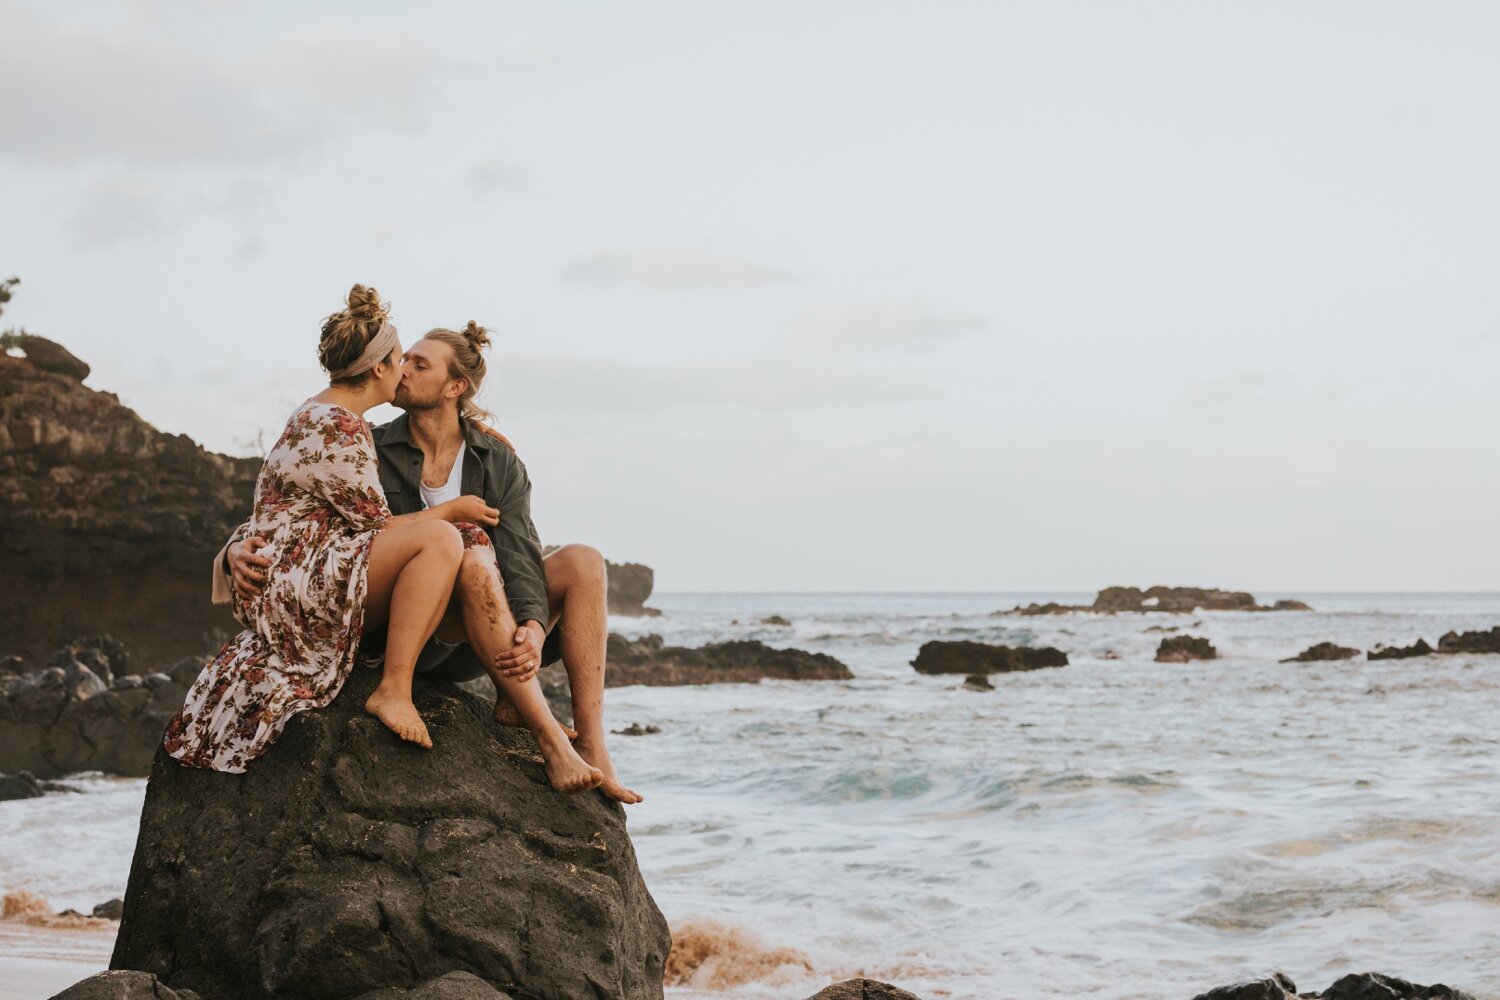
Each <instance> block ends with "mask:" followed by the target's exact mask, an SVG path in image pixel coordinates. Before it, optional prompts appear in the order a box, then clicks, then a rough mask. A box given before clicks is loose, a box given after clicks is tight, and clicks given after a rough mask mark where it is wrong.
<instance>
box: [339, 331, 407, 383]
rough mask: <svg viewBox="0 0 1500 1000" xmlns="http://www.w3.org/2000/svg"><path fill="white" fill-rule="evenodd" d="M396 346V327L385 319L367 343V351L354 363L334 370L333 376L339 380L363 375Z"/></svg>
mask: <svg viewBox="0 0 1500 1000" xmlns="http://www.w3.org/2000/svg"><path fill="white" fill-rule="evenodd" d="M395 346H396V328H395V327H394V326H392V325H391V324H390V322H389V321H384V322H382V323H381V324H380V330H379V331H378V332H377V333H376V334H375V336H373V337H371V338H370V342H369V343H368V344H366V345H365V352H364V353H363V354H361V355H360V356H359V357H358V358H356V359H355V361H354V363H353V364H350V365H346V366H344V367H343V368H340V369H339V370H338V371H336V372H334V373H333V374H332V376H331V378H332V379H333V380H334V381H335V382H337V381H338V380H339V379H345V378H353V377H354V376H356V375H363V374H364V373H365V372H367V371H369V370H370V369H371V368H374V367H375V366H376V365H378V364H379V363H380V362H382V361H384V360H385V359H386V358H387V357H388V356H389V355H390V353H391V350H392V349H393V348H394V347H395Z"/></svg>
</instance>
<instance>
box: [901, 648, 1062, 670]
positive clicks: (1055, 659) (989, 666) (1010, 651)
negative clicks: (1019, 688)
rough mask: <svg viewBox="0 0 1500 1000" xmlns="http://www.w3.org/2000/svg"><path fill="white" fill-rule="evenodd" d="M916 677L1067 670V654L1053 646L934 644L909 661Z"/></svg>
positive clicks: (921, 650)
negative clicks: (917, 674) (922, 675)
mask: <svg viewBox="0 0 1500 1000" xmlns="http://www.w3.org/2000/svg"><path fill="white" fill-rule="evenodd" d="M911 665H912V668H913V669H914V670H916V672H917V673H919V674H1007V673H1012V672H1014V671H1017V670H1040V669H1042V668H1043V667H1066V666H1067V665H1068V654H1067V653H1064V652H1063V651H1062V650H1060V649H1055V648H1053V647H1052V646H1038V647H1035V648H1033V647H1031V646H993V645H990V644H988V643H983V642H969V641H967V640H961V641H957V642H947V641H943V640H933V641H932V642H924V643H922V648H921V649H919V650H917V658H916V659H915V660H912V661H911Z"/></svg>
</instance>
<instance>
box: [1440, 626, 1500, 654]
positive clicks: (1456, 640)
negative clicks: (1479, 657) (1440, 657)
mask: <svg viewBox="0 0 1500 1000" xmlns="http://www.w3.org/2000/svg"><path fill="white" fill-rule="evenodd" d="M1438 652H1439V653H1500V625H1497V626H1496V627H1494V628H1492V629H1490V630H1489V631H1488V632H1449V633H1448V634H1447V635H1445V636H1443V637H1442V638H1441V639H1439V640H1438Z"/></svg>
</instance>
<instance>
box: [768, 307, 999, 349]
mask: <svg viewBox="0 0 1500 1000" xmlns="http://www.w3.org/2000/svg"><path fill="white" fill-rule="evenodd" d="M989 325H990V323H989V320H987V319H985V318H984V317H983V316H978V315H975V314H972V313H958V312H942V311H940V310H939V309H938V308H937V307H936V306H934V305H933V304H932V303H930V302H922V301H904V302H902V301H893V302H873V303H858V304H844V305H824V306H816V307H814V308H811V309H809V310H807V311H806V312H804V313H803V314H802V315H800V316H798V317H797V318H796V319H794V320H793V321H792V326H793V329H794V330H795V331H796V332H797V333H798V334H799V335H800V336H799V340H801V341H802V342H804V343H807V342H812V343H818V344H822V345H823V346H827V347H879V348H886V349H897V350H906V349H926V348H931V347H934V346H936V345H938V344H942V343H947V342H949V341H952V340H956V339H958V338H960V337H965V336H968V335H969V334H972V333H976V332H978V331H980V330H983V329H985V328H986V327H988V326H989Z"/></svg>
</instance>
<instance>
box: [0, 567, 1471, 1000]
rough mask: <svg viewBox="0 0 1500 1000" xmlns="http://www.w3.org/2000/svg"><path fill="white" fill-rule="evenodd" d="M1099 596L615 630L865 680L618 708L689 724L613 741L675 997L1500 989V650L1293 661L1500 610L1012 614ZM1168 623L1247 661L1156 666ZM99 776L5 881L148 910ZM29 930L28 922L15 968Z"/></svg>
mask: <svg viewBox="0 0 1500 1000" xmlns="http://www.w3.org/2000/svg"><path fill="white" fill-rule="evenodd" d="M1092 597H1093V595H1092V594H1064V595H1058V594H931V593H927V594H662V595H656V596H654V597H653V598H652V601H651V603H652V604H653V605H654V606H656V607H659V608H661V609H662V610H663V612H665V614H664V616H663V617H662V618H658V619H630V618H611V620H610V627H611V629H612V630H614V631H617V632H621V633H624V634H626V635H630V636H638V635H643V634H646V633H649V632H658V633H660V634H661V635H663V636H664V638H665V639H666V640H667V642H669V643H672V644H680V645H689V646H696V645H699V644H702V643H705V642H716V641H723V640H726V639H742V638H751V639H759V640H762V641H764V642H766V643H768V644H771V645H774V646H795V647H798V648H802V649H808V650H814V651H819V652H826V653H829V654H832V655H833V656H836V657H838V658H839V659H841V660H843V661H844V662H845V663H847V664H848V665H849V667H850V669H851V670H852V671H853V673H854V675H855V679H854V680H852V681H847V682H800V683H799V682H765V683H761V684H754V685H749V684H735V685H715V686H706V687H680V688H647V687H632V688H611V689H610V690H609V691H608V693H607V698H606V716H607V719H608V720H609V722H610V725H611V728H613V729H622V728H624V727H625V726H627V725H629V724H630V723H639V724H640V725H642V726H657V727H659V728H660V730H661V731H660V732H659V733H656V734H653V735H646V736H616V737H614V739H613V743H612V748H613V752H614V756H615V761H616V764H617V766H618V768H619V770H620V773H621V775H622V777H623V778H624V779H625V781H626V782H627V784H630V785H631V786H632V787H634V788H636V789H637V790H638V791H641V792H642V793H643V794H645V795H646V799H647V800H646V802H645V803H644V804H642V805H639V806H634V807H631V808H630V810H629V812H628V815H629V817H630V819H629V822H630V831H631V834H632V836H633V838H634V841H635V845H636V850H637V853H638V855H639V858H640V863H641V868H642V871H643V872H644V874H645V878H646V882H647V885H648V886H650V888H651V890H652V893H653V894H654V895H655V897H656V900H657V902H658V904H659V905H660V906H661V908H662V910H663V912H664V913H665V914H666V916H667V920H668V922H669V923H670V924H671V926H672V928H673V932H674V936H675V938H676V940H677V941H678V946H679V951H678V961H677V962H675V963H674V966H673V971H674V973H675V975H676V981H675V982H674V984H673V985H670V986H669V988H668V990H667V995H668V996H669V997H672V998H678V1000H686V998H706V997H715V998H743V1000H752V998H755V1000H759V998H775V1000H797V998H800V997H805V996H807V995H808V994H810V993H812V992H814V991H815V990H817V989H818V988H821V987H822V986H824V985H827V984H828V983H831V982H834V981H836V980H838V979H842V978H848V977H850V976H855V975H868V976H871V977H873V978H877V979H884V980H887V981H891V982H895V983H897V984H898V985H901V986H903V987H905V988H906V989H909V990H911V991H912V992H914V993H916V994H917V995H919V996H921V997H924V998H929V1000H933V998H995V997H1007V996H1014V997H1021V996H1044V997H1045V996H1056V997H1062V996H1068V997H1076V996H1079V995H1098V996H1101V997H1108V998H1111V1000H1114V998H1122V1000H1123V998H1150V1000H1157V998H1160V1000H1166V998H1173V1000H1186V998H1188V997H1192V996H1193V995H1195V994H1196V993H1199V992H1202V991H1203V990H1206V989H1208V988H1210V987H1213V986H1218V985H1222V984H1225V983H1229V982H1232V981H1234V980H1237V979H1243V978H1248V977H1258V976H1263V975H1265V974H1267V973H1269V972H1270V971H1271V970H1274V969H1280V970H1283V971H1284V972H1286V973H1287V974H1289V975H1290V976H1291V977H1292V978H1293V979H1294V980H1295V981H1296V982H1297V985H1298V986H1299V988H1301V989H1303V990H1309V989H1316V990H1320V989H1323V988H1325V987H1326V986H1328V985H1329V984H1330V983H1331V982H1332V981H1333V980H1334V979H1335V978H1337V977H1338V976H1340V975H1343V974H1344V973H1348V972H1358V971H1382V972H1389V973H1393V974H1396V975H1400V976H1403V977H1405V978H1408V979H1413V980H1416V981H1418V982H1422V983H1431V982H1446V983H1448V984H1450V985H1452V986H1455V987H1460V988H1463V989H1467V990H1469V991H1470V992H1472V993H1474V994H1476V995H1477V996H1481V997H1484V996H1489V997H1500V857H1497V854H1496V850H1495V849H1496V847H1497V846H1500V845H1497V837H1500V726H1497V724H1496V723H1497V720H1500V656H1483V655H1457V656H1434V657H1428V658H1423V659H1414V660H1393V661H1379V662H1373V663H1372V662H1368V661H1366V660H1365V659H1363V658H1360V659H1356V660H1351V661H1345V662H1337V663H1310V664H1301V663H1280V662H1278V661H1279V660H1280V659H1282V658H1285V657H1289V656H1293V655H1295V654H1296V653H1298V652H1300V651H1301V650H1303V649H1305V648H1306V647H1308V646H1310V645H1312V644H1314V643H1317V642H1322V641H1328V640H1331V641H1334V642H1337V643H1339V644H1341V645H1348V646H1356V647H1358V648H1360V649H1369V648H1371V647H1372V646H1374V645H1376V644H1377V643H1386V644H1392V645H1406V644H1408V643H1410V642H1413V641H1415V640H1416V639H1417V638H1419V637H1421V638H1425V639H1426V640H1427V641H1428V642H1429V643H1433V644H1434V645H1435V644H1436V641H1437V639H1438V637H1439V636H1440V635H1441V634H1442V633H1444V632H1446V631H1448V630H1450V629H1457V630H1460V631H1462V630H1468V629H1488V628H1490V627H1492V626H1494V625H1497V624H1500V595H1495V594H1472V595H1471V594H1257V597H1258V598H1259V599H1260V600H1261V601H1262V602H1267V603H1269V602H1270V601H1273V600H1276V599H1278V598H1283V597H1291V598H1298V599H1301V600H1305V601H1306V602H1308V603H1309V604H1311V605H1312V606H1313V608H1314V609H1315V610H1314V611H1312V612H1276V613H1253V612H1203V613H1199V614H1196V615H1168V614H1150V615H1114V616H1109V615H1093V614H1080V615H1067V616H1057V617H1044V618H1022V617H1014V616H997V615H995V614H994V612H996V611H998V610H1002V609H1008V608H1010V607H1013V606H1015V605H1017V604H1026V603H1028V602H1031V601H1048V600H1056V601H1060V602H1068V603H1087V602H1089V601H1091V600H1092ZM771 615H780V616H783V617H785V618H786V619H789V620H790V621H791V625H790V626H772V625H763V624H760V621H761V620H762V619H764V618H766V617H769V616H771ZM1153 626H1164V627H1179V628H1181V629H1182V631H1183V632H1187V633H1190V634H1193V635H1201V636H1204V637H1207V638H1208V639H1209V640H1211V641H1212V642H1213V644H1214V645H1215V646H1216V647H1217V648H1218V650H1219V654H1220V659H1218V660H1215V661H1211V662H1197V663H1188V664H1159V663H1155V662H1153V654H1154V652H1155V649H1156V645H1157V643H1158V641H1159V640H1160V638H1161V635H1160V634H1157V633H1154V632H1147V631H1146V630H1147V629H1148V628H1150V627H1153ZM931 639H971V640H975V641H979V642H995V643H1007V644H1011V645H1016V644H1031V645H1051V646H1057V647H1059V648H1061V649H1063V650H1065V651H1067V653H1068V655H1069V659H1070V663H1069V665H1068V666H1066V667H1062V668H1056V669H1047V670H1039V671H1033V672H1028V673H1020V674H1008V675H995V676H993V677H992V682H993V683H994V687H995V689H994V690H993V691H970V690H965V689H963V688H962V687H961V683H962V680H963V678H962V677H957V676H938V677H929V676H923V675H919V674H917V673H916V672H915V671H913V670H912V668H911V666H910V661H911V659H912V658H913V657H914V656H915V655H916V651H917V649H918V647H919V646H920V645H921V644H922V643H923V642H925V641H928V640H931ZM74 784H75V786H76V787H77V789H78V793H77V794H52V795H48V796H46V797H44V798H42V799H35V800H27V801H20V802H9V803H0V844H3V845H4V851H3V852H0V890H3V891H5V892H7V893H11V894H15V893H19V892H22V891H25V892H29V893H33V894H36V895H38V896H41V897H44V898H45V899H46V900H47V901H48V903H49V904H50V905H51V906H52V907H53V908H55V909H61V908H63V907H73V908H76V909H79V910H82V911H83V912H85V913H87V912H88V911H89V909H90V908H91V907H92V906H93V905H94V904H95V903H98V902H100V901H102V900H105V899H108V898H110V897H112V896H119V895H122V894H123V891H124V888H125V881H126V877H127V875H128V872H129V861H130V855H131V851H132V849H133V841H134V838H135V833H136V823H137V820H138V815H139V809H140V802H141V797H142V793H143V789H144V782H142V781H138V780H122V779H110V778H103V777H100V776H84V777H80V778H78V779H76V780H75V782H74ZM59 845H65V846H63V848H62V849H59ZM65 933H68V932H63V931H56V932H51V934H52V936H51V937H49V938H48V939H47V940H49V941H51V942H53V943H52V944H51V945H50V947H53V948H54V949H58V948H63V946H62V945H59V944H57V943H56V942H57V940H59V939H58V935H64V934H65ZM76 933H77V934H79V935H83V937H80V938H79V940H80V941H84V942H93V944H91V945H79V946H77V947H72V949H71V950H68V949H63V950H65V951H66V952H67V955H68V957H69V960H71V961H74V962H77V961H84V962H86V961H88V960H89V958H88V956H98V955H102V956H103V960H104V961H107V956H108V950H109V940H108V934H107V933H106V932H100V931H98V930H90V931H79V932H76ZM30 940H31V939H30V938H28V937H26V935H25V934H22V933H21V932H20V931H19V930H17V929H16V928H14V927H12V928H10V929H8V930H7V929H6V928H5V927H4V926H3V925H0V954H4V953H5V951H6V950H7V949H11V950H12V951H14V952H15V953H16V954H20V953H22V951H24V953H25V954H28V955H30V954H33V953H34V952H35V946H34V945H33V944H28V943H27V942H28V941H30ZM90 948H93V950H92V951H90V950H89V949H90ZM27 949H29V950H27ZM80 955H82V956H84V957H83V958H80V957H79V956H80Z"/></svg>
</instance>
